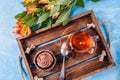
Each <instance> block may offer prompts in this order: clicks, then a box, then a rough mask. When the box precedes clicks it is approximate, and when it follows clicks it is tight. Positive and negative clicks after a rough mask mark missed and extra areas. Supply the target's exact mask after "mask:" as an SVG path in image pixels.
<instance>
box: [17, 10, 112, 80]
mask: <svg viewBox="0 0 120 80" xmlns="http://www.w3.org/2000/svg"><path fill="white" fill-rule="evenodd" d="M87 23H94V24H95V25H96V28H95V29H90V30H89V31H88V32H89V33H90V35H99V37H100V40H99V41H98V42H97V44H98V45H97V50H96V52H95V53H94V54H88V53H85V54H76V53H71V54H70V55H69V57H70V58H67V59H66V63H65V67H66V68H67V69H66V80H80V79H81V78H84V77H86V76H89V75H92V74H95V73H97V72H100V71H102V70H105V69H107V68H110V67H113V66H114V62H113V59H112V57H111V54H110V51H109V48H108V47H107V45H106V43H105V40H104V36H103V35H102V32H101V30H100V28H99V25H98V22H97V20H96V18H95V16H94V13H93V11H92V10H91V11H88V12H85V13H83V14H80V15H78V16H76V17H74V18H72V19H71V20H70V21H69V23H68V24H67V25H66V26H62V25H61V24H54V25H53V26H52V28H49V27H46V28H43V29H40V30H37V31H35V32H33V34H32V35H31V36H26V37H22V38H17V41H18V45H19V47H20V51H21V54H22V56H23V58H24V61H25V65H26V68H27V70H28V73H29V76H30V79H31V80H33V77H34V76H35V75H37V76H38V77H45V80H58V78H59V72H60V69H61V66H62V56H61V55H60V40H57V41H54V42H52V43H50V44H47V45H45V46H41V47H38V48H36V49H34V50H32V51H31V53H30V54H25V50H26V48H27V47H30V46H31V45H32V44H33V45H35V46H38V45H43V44H44V43H47V42H48V41H53V40H54V39H57V38H59V37H61V34H62V32H63V31H64V30H65V29H66V28H68V27H69V28H70V29H69V30H68V31H67V32H66V33H65V34H64V35H66V34H69V33H71V32H74V31H76V30H78V29H80V28H82V27H84V26H86V25H87ZM64 40H66V38H64ZM43 49H48V50H51V51H53V53H54V54H55V56H56V58H57V64H56V65H55V68H54V69H53V70H52V71H50V72H42V71H39V70H37V69H36V67H35V66H34V63H33V58H34V56H35V54H36V52H37V51H38V50H43ZM102 50H105V51H106V53H107V56H106V57H105V60H104V61H103V62H100V61H98V59H95V60H92V61H89V62H87V63H84V64H81V65H78V66H75V67H72V66H74V65H76V64H78V63H80V62H81V61H84V60H86V59H89V58H91V57H94V56H97V55H100V54H101V52H102ZM31 65H32V67H30V66H31Z"/></svg>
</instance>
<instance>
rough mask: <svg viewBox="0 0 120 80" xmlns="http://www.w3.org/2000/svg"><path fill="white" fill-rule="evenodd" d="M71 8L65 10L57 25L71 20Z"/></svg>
mask: <svg viewBox="0 0 120 80" xmlns="http://www.w3.org/2000/svg"><path fill="white" fill-rule="evenodd" d="M70 12H71V8H69V9H66V10H64V11H63V12H62V13H61V15H60V16H59V17H58V19H57V21H56V23H61V22H63V21H65V20H67V19H68V18H69V15H70Z"/></svg>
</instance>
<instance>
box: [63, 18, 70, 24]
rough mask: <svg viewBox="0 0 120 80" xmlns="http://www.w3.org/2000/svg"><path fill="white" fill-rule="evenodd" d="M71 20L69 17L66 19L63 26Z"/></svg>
mask: <svg viewBox="0 0 120 80" xmlns="http://www.w3.org/2000/svg"><path fill="white" fill-rule="evenodd" d="M68 22H69V17H68V18H67V19H66V20H65V21H63V23H62V24H63V26H65V25H66V24H67V23H68Z"/></svg>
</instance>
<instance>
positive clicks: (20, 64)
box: [18, 54, 25, 80]
mask: <svg viewBox="0 0 120 80" xmlns="http://www.w3.org/2000/svg"><path fill="white" fill-rule="evenodd" d="M22 59H23V58H22V56H21V54H19V55H18V65H19V68H20V75H21V80H25V79H24V75H23V71H22V62H21V60H22Z"/></svg>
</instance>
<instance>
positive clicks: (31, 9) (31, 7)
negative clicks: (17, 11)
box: [26, 4, 37, 14]
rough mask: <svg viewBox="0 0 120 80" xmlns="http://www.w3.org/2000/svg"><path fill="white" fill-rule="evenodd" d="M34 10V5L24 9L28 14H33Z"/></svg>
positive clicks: (35, 7) (35, 8)
mask: <svg viewBox="0 0 120 80" xmlns="http://www.w3.org/2000/svg"><path fill="white" fill-rule="evenodd" d="M36 10H37V6H36V5H34V4H33V5H31V6H28V7H27V8H26V11H27V12H28V13H29V14H31V13H34V12H35V11H36Z"/></svg>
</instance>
